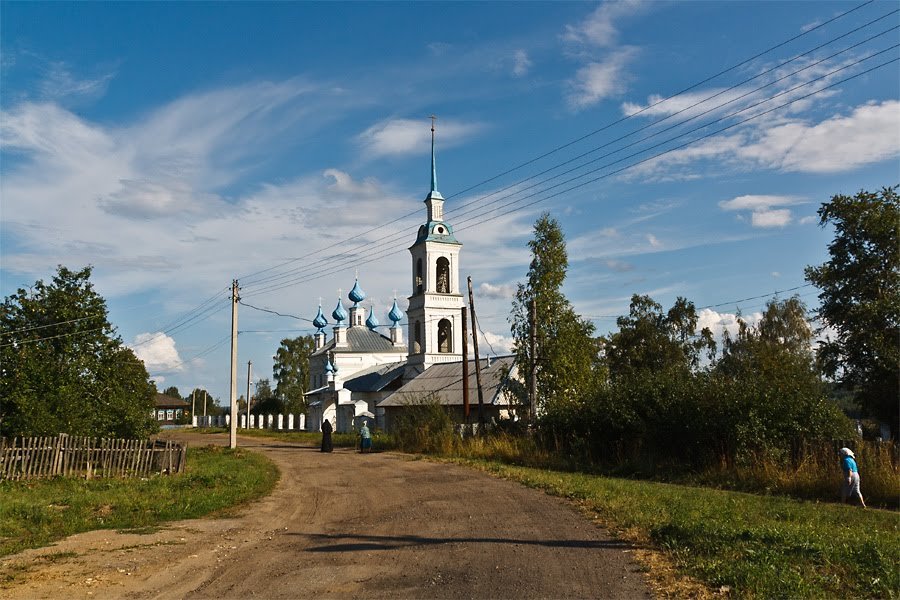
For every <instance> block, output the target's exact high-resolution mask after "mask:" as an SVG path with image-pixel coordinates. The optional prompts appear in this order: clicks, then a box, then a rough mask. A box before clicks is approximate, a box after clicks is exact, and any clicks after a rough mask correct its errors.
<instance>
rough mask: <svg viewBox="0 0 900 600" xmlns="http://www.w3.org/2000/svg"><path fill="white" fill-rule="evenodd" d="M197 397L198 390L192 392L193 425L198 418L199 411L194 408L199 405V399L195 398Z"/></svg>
mask: <svg viewBox="0 0 900 600" xmlns="http://www.w3.org/2000/svg"><path fill="white" fill-rule="evenodd" d="M196 395H197V389H196V388H194V391H193V392H191V423H192V424H193V423H194V422H195V421H194V419H196V418H197V410H196V409H195V408H194V407H195V406H196V405H197V399H196V398H195V396H196Z"/></svg>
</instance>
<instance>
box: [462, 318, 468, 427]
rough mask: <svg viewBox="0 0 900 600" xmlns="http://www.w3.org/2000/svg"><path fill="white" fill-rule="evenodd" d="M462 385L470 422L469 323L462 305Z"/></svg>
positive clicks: (464, 404)
mask: <svg viewBox="0 0 900 600" xmlns="http://www.w3.org/2000/svg"><path fill="white" fill-rule="evenodd" d="M462 385H463V416H465V419H466V425H468V424H469V324H468V319H466V307H465V306H463V307H462Z"/></svg>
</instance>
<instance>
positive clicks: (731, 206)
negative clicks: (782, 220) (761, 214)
mask: <svg viewBox="0 0 900 600" xmlns="http://www.w3.org/2000/svg"><path fill="white" fill-rule="evenodd" d="M801 202H804V200H803V198H798V197H796V196H775V195H762V194H755V195H754V194H750V195H746V196H737V197H736V198H732V199H731V200H722V201H721V202H719V207H720V208H721V209H722V210H767V209H770V208H772V207H774V206H788V205H791V204H799V203H801Z"/></svg>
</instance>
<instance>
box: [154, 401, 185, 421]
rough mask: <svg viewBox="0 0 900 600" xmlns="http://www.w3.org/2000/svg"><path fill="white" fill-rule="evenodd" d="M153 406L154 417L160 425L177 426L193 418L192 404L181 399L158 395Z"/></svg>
mask: <svg viewBox="0 0 900 600" xmlns="http://www.w3.org/2000/svg"><path fill="white" fill-rule="evenodd" d="M153 405H154V408H153V417H154V418H155V419H156V421H157V422H158V423H159V424H160V425H177V424H178V423H179V422H180V421H183V419H186V418H190V416H191V404H190V402H188V401H187V400H182V399H181V398H173V397H172V396H166V395H165V394H156V397H155V398H154V399H153Z"/></svg>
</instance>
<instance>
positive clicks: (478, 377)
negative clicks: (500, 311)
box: [466, 275, 484, 433]
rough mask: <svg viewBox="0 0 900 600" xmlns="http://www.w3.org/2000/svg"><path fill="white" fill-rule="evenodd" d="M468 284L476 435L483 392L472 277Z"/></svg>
mask: <svg viewBox="0 0 900 600" xmlns="http://www.w3.org/2000/svg"><path fill="white" fill-rule="evenodd" d="M466 281H468V282H469V310H470V311H471V312H472V348H473V349H474V350H475V384H476V385H477V386H478V433H483V431H482V429H483V428H484V392H482V390H481V363H480V362H479V361H478V319H477V318H476V317H475V295H474V294H473V293H472V276H471V275H470V276H469V277H467V278H466Z"/></svg>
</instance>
